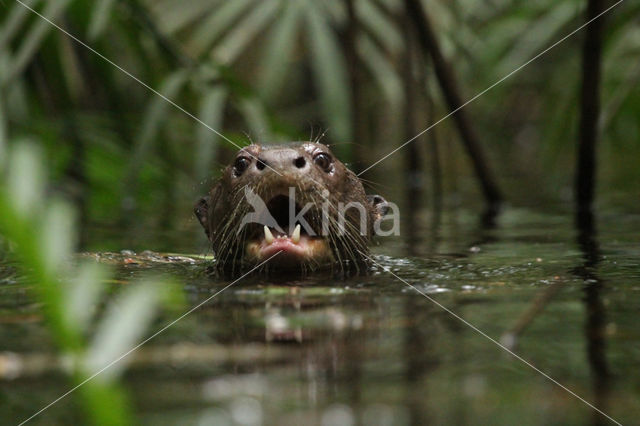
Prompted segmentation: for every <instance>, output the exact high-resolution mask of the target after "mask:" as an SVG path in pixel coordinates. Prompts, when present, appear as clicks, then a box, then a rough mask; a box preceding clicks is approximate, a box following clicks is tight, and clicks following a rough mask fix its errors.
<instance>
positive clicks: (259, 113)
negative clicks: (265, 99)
mask: <svg viewBox="0 0 640 426" xmlns="http://www.w3.org/2000/svg"><path fill="white" fill-rule="evenodd" d="M238 108H239V109H240V111H241V112H242V116H243V117H244V119H245V120H246V121H247V124H248V125H249V129H250V130H251V133H252V135H251V139H253V141H254V142H256V143H259V142H264V141H271V140H272V139H271V126H270V125H269V120H268V119H267V114H266V113H265V111H264V107H263V106H262V104H261V103H260V102H259V101H258V99H256V98H244V99H242V100H241V101H240V105H238Z"/></svg>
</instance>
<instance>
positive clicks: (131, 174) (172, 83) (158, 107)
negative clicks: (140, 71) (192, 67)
mask: <svg viewBox="0 0 640 426" xmlns="http://www.w3.org/2000/svg"><path fill="white" fill-rule="evenodd" d="M188 78H189V71H188V70H185V69H180V70H178V71H176V72H174V73H172V74H170V75H169V76H168V77H166V78H165V80H164V81H163V83H162V84H161V86H160V89H159V90H158V91H159V92H160V93H162V95H163V96H164V97H166V98H167V99H170V100H172V101H174V98H176V97H177V95H178V93H179V92H180V90H182V88H183V87H184V85H185V83H186V82H187V79H188ZM169 108H174V107H173V106H172V105H171V104H170V103H169V102H167V100H166V99H164V98H162V97H160V96H157V95H153V96H152V97H151V100H150V102H149V105H148V107H147V109H146V111H145V113H144V119H143V122H142V127H141V129H140V132H139V134H138V137H137V138H136V144H135V147H134V149H133V155H132V156H131V161H130V162H129V170H128V173H127V180H126V182H127V184H130V183H131V182H132V181H135V179H136V178H137V175H138V172H139V170H140V168H141V167H142V166H141V165H142V163H143V161H144V159H145V157H146V156H147V154H148V153H149V151H150V149H151V147H152V146H153V143H154V142H155V141H156V138H157V134H158V130H159V129H160V127H161V126H162V125H164V124H165V123H166V115H167V112H168V111H169Z"/></svg>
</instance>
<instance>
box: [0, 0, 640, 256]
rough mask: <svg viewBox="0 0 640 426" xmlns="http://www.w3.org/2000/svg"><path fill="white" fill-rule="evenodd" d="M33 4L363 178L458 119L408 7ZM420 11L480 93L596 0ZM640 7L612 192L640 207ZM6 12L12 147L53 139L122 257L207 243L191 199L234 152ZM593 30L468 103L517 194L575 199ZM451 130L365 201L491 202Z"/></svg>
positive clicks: (530, 199) (140, 65) (601, 167)
mask: <svg viewBox="0 0 640 426" xmlns="http://www.w3.org/2000/svg"><path fill="white" fill-rule="evenodd" d="M611 4H613V3H611ZM26 6H29V7H33V8H34V9H35V10H37V11H38V12H39V13H41V14H42V15H44V16H45V17H47V18H48V19H50V20H51V21H53V22H55V23H56V25H59V26H60V27H61V28H63V29H64V30H65V31H68V32H69V33H70V34H72V35H74V36H75V37H77V38H78V39H80V40H82V41H83V42H85V43H87V45H89V46H90V47H91V49H95V51H96V52H99V54H101V55H104V56H105V57H106V58H108V59H109V60H110V61H113V63H115V64H117V66H118V67H122V69H123V70H126V72H127V73H130V74H132V75H133V76H135V77H136V78H138V79H140V81H142V82H144V83H145V84H147V85H148V86H149V87H151V88H153V89H154V90H157V91H159V92H161V93H162V94H163V95H164V96H166V97H167V98H169V99H171V100H173V101H174V102H175V103H176V104H178V105H179V106H180V107H182V108H184V110H186V111H188V112H189V113H190V114H193V115H194V116H195V117H197V118H198V119H199V120H202V122H204V123H206V124H207V125H208V126H210V127H211V128H214V129H216V130H217V131H219V132H220V133H222V134H223V135H224V136H225V137H226V138H228V139H230V140H231V141H233V142H234V143H235V144H237V145H246V144H248V143H250V142H256V143H274V142H284V141H297V140H309V139H311V140H315V139H321V140H322V141H323V142H324V143H328V144H330V145H331V146H332V148H333V149H334V150H335V151H336V153H337V154H338V155H339V157H340V158H341V159H342V160H343V161H344V162H346V163H348V164H349V165H350V166H351V167H352V168H353V169H354V170H356V171H361V170H364V169H366V168H367V167H368V166H369V165H371V164H373V163H374V162H375V161H377V160H378V159H379V158H381V157H382V156H383V155H385V154H386V153H388V152H390V151H391V150H392V149H394V148H395V147H397V146H399V145H400V144H401V143H403V142H405V141H406V140H408V139H410V138H411V137H413V136H414V135H416V134H418V132H420V131H421V130H423V129H425V128H427V127H428V126H429V125H430V124H431V123H433V122H435V121H437V120H439V119H440V118H441V117H443V116H445V115H446V114H447V113H448V112H449V109H448V107H447V105H446V103H445V102H444V101H443V97H442V95H441V91H440V88H439V84H438V81H437V79H436V77H435V75H434V72H433V66H432V62H431V60H430V57H429V56H428V55H427V54H425V52H424V50H423V49H421V47H420V43H419V42H418V40H417V37H416V34H415V31H413V29H412V28H411V27H412V16H411V14H410V13H408V12H406V11H405V7H404V5H403V2H401V1H399V0H345V1H339V0H335V1H310V0H301V1H288V0H234V1H219V0H190V1H187V2H185V1H181V0H161V1H140V0H122V1H116V0H96V1H91V2H88V1H70V0H51V1H35V0H31V1H27V2H26ZM423 6H424V8H425V10H426V12H427V13H428V15H429V18H430V20H431V22H432V26H433V28H434V32H435V34H436V37H437V39H438V43H439V45H440V49H441V50H442V53H443V55H444V57H445V60H446V61H447V62H448V64H449V66H450V68H451V71H452V75H454V76H455V78H456V80H457V82H458V91H459V92H460V95H461V97H462V99H463V100H467V99H470V98H471V97H472V96H474V95H476V94H477V93H479V92H481V91H482V90H484V89H485V88H487V87H488V86H490V85H492V84H493V83H494V82H496V81H497V80H499V79H500V78H502V77H503V76H505V75H507V74H508V73H510V72H511V71H513V70H514V69H516V68H517V67H519V66H520V65H522V64H523V63H525V62H526V61H528V60H529V59H530V58H532V57H533V56H535V55H536V54H538V53H539V52H541V51H542V50H543V49H545V48H547V47H548V46H550V45H551V44H553V43H554V42H555V41H557V40H559V39H560V38H561V37H563V36H565V35H566V34H568V33H569V32H571V31H573V30H574V29H575V28H577V27H578V26H580V25H581V24H583V23H584V9H585V6H586V2H585V1H577V0H562V1H541V2H523V1H508V0H494V1H490V2H486V1H475V0H461V1H455V2H449V1H429V2H423ZM639 10H640V6H639V5H638V4H636V3H634V2H623V3H622V4H621V5H619V6H617V7H616V8H615V10H613V11H611V13H609V14H607V16H606V19H605V27H604V31H603V57H602V89H601V93H602V117H601V123H600V129H601V140H600V141H599V143H598V148H597V162H598V169H597V172H598V175H597V200H598V203H599V205H601V206H606V208H610V209H623V210H625V211H627V210H629V209H631V210H635V211H637V210H638V208H640V205H639V204H638V203H637V196H638V195H640V194H639V193H638V179H639V174H640V168H639V167H638V159H639V158H640V145H639V144H638V142H637V141H638V138H639V136H640V135H639V132H640V118H639V117H640V91H639V90H638V89H637V83H638V80H639V79H640V26H639V25H638V11H639ZM0 19H1V21H0V22H1V26H0V75H1V76H2V77H1V79H0V94H1V96H0V124H1V126H0V129H2V135H3V138H4V139H5V140H6V141H7V143H8V144H9V145H11V144H13V143H14V142H16V141H19V140H23V139H30V140H32V141H35V143H37V144H39V145H41V146H42V149H43V150H44V152H45V155H46V158H47V163H48V167H49V171H48V182H49V185H50V190H51V191H55V192H58V193H61V194H64V195H65V196H67V197H68V198H69V199H71V200H73V201H74V203H75V204H76V205H77V207H78V209H79V211H80V212H81V214H80V217H81V223H82V229H83V238H82V241H81V244H82V247H83V248H86V249H101V250H104V249H108V248H112V249H116V248H118V249H120V248H122V247H116V245H121V241H118V242H117V243H116V242H113V243H110V240H109V238H108V235H109V234H110V233H111V231H112V230H117V231H118V233H120V232H121V233H122V235H127V236H129V243H128V245H129V246H130V247H131V248H141V247H145V248H151V249H156V250H174V251H175V250H178V249H180V250H189V251H202V250H206V248H205V247H206V244H205V241H204V239H203V238H199V230H198V229H197V224H196V221H195V220H193V218H192V217H191V207H192V204H193V202H194V201H195V200H196V199H197V198H198V197H199V196H200V195H202V194H204V193H205V192H206V191H207V190H208V188H209V187H210V186H211V183H212V181H213V180H214V179H215V178H216V177H217V176H218V175H219V172H220V170H221V168H222V167H223V166H224V165H225V164H226V163H227V162H228V160H229V158H230V156H232V155H233V152H234V151H235V150H236V149H237V148H236V147H235V146H233V144H231V143H230V142H228V141H226V140H225V139H223V138H221V137H220V136H218V135H217V134H216V133H214V132H212V131H211V130H209V129H208V128H207V127H206V126H204V125H203V124H201V123H199V122H198V121H196V120H194V119H193V118H192V117H189V116H188V115H187V114H185V113H184V112H183V111H180V110H178V109H177V108H175V107H174V106H172V105H171V104H169V103H168V102H167V101H166V100H164V99H162V98H161V97H160V96H157V95H156V94H154V93H152V92H151V91H150V90H149V89H148V88H146V87H144V86H143V85H141V84H139V83H138V82H136V81H135V80H134V79H132V78H131V77H130V76H128V75H126V74H125V72H123V71H122V70H120V69H118V67H116V66H114V65H113V64H111V63H109V62H107V61H106V60H104V59H103V58H101V57H100V56H99V55H98V54H96V52H92V51H90V50H89V49H88V48H87V47H85V46H82V45H81V44H79V43H78V42H76V41H74V40H72V39H71V38H70V37H69V36H68V35H66V34H64V33H63V32H62V31H60V30H59V29H56V28H54V27H53V26H52V25H51V24H50V23H47V22H46V21H45V20H43V19H42V18H41V17H38V16H36V15H35V14H34V13H33V12H31V11H29V10H28V9H27V8H26V7H25V6H24V5H22V4H20V3H17V2H13V1H9V0H7V1H5V2H4V3H3V4H2V7H0ZM583 36H584V32H580V33H578V34H576V35H575V36H573V37H571V38H569V39H567V40H566V41H565V42H563V43H562V44H560V45H558V46H557V47H555V48H554V49H552V50H551V51H549V52H548V53H546V54H545V55H543V56H542V57H540V58H539V59H537V60H536V61H534V62H533V63H531V64H529V65H528V66H527V67H525V68H524V69H522V70H521V71H520V72H518V73H517V74H515V75H513V76H512V77H510V78H509V79H507V80H505V81H504V82H502V83H501V84H499V85H498V86H496V87H495V88H493V89H492V90H490V91H488V92H487V93H485V94H484V95H482V96H481V97H479V98H478V99H477V100H475V101H474V102H473V103H471V104H469V105H468V106H466V107H465V112H466V114H467V116H468V118H469V121H470V123H471V125H472V127H473V128H474V130H475V133H476V134H477V135H478V138H477V139H478V142H479V144H480V145H481V148H482V149H483V151H484V152H485V154H486V162H487V164H488V167H489V168H490V169H491V172H492V174H493V175H494V176H495V180H496V184H497V186H498V187H499V188H500V189H501V191H502V193H503V197H504V199H505V200H506V201H507V202H508V203H511V204H512V205H516V206H519V205H524V206H538V205H540V204H543V205H545V206H547V207H550V206H556V207H558V208H567V209H569V208H571V199H572V193H573V179H574V173H575V167H574V164H575V157H576V154H575V153H576V146H577V128H578V113H579V105H580V103H579V99H580V72H581V70H580V66H581V46H582V40H583ZM454 124H455V123H454V121H453V120H452V118H448V119H446V120H444V121H443V122H442V123H440V124H438V125H437V126H435V127H434V128H433V129H432V130H430V131H429V132H427V133H425V134H424V135H422V136H421V137H419V138H418V139H416V140H415V141H414V142H412V143H411V144H409V145H408V146H407V147H406V148H405V149H402V150H400V151H398V153H396V154H394V155H393V156H391V157H389V158H388V159H386V160H385V161H383V162H381V163H380V164H378V165H376V166H375V167H374V168H372V169H371V170H369V171H367V173H366V174H364V175H363V176H362V177H363V178H365V179H366V181H367V185H368V186H369V190H370V192H376V193H380V194H382V195H384V196H385V197H387V198H389V199H391V200H393V201H396V202H399V203H403V202H404V201H405V200H406V199H407V197H406V196H405V191H407V190H417V194H418V195H417V197H416V196H411V197H409V198H410V199H413V200H418V201H417V202H416V203H414V204H412V205H411V208H412V209H427V210H428V209H433V208H435V207H434V206H437V207H438V208H439V207H440V206H442V205H443V204H444V206H445V207H449V208H456V207H457V206H460V205H462V206H465V207H466V208H471V209H475V208H477V209H478V211H480V210H481V208H482V195H481V193H480V189H479V186H478V183H477V182H476V180H475V176H474V174H473V171H472V166H471V164H470V162H469V159H468V156H467V155H466V153H465V151H464V149H463V148H462V145H461V143H460V137H459V134H458V133H457V131H456V127H455V125H454ZM88 229H91V232H88V231H87V230H88ZM101 231H105V232H101ZM165 231H173V232H168V233H166V232H165ZM187 233H189V235H190V236H191V237H192V238H186V239H185V238H178V239H176V238H172V237H171V235H176V234H177V235H181V236H183V237H184V236H185V235H186V234H187Z"/></svg>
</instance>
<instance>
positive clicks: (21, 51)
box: [2, 0, 70, 86]
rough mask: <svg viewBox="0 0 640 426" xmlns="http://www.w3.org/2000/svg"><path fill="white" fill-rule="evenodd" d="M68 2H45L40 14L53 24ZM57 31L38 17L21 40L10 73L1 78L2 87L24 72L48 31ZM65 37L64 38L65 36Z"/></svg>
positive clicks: (53, 0)
mask: <svg viewBox="0 0 640 426" xmlns="http://www.w3.org/2000/svg"><path fill="white" fill-rule="evenodd" d="M69 2H70V0H51V1H48V2H46V6H45V8H44V10H43V12H42V15H43V16H44V17H45V18H47V19H49V20H51V21H53V22H55V20H56V18H58V17H59V16H60V15H61V14H62V13H63V12H64V10H65V9H66V7H67V5H68V4H69ZM52 30H53V31H58V30H56V29H55V28H54V26H53V25H51V24H50V23H49V22H47V21H46V20H45V19H42V18H40V17H38V19H36V20H34V21H33V25H32V28H31V31H29V32H28V33H27V35H26V36H25V37H24V38H23V39H22V43H21V44H20V47H19V48H18V51H17V53H16V55H15V57H14V61H13V64H12V67H11V71H10V72H9V74H8V75H6V76H5V77H4V78H2V85H3V86H6V85H7V84H8V83H10V82H11V81H12V80H13V79H14V78H15V77H16V76H17V75H18V74H20V73H22V71H24V68H25V67H26V66H27V65H28V64H29V62H30V61H31V58H33V55H35V53H36V52H37V51H38V49H39V48H40V43H42V41H43V40H44V38H45V36H46V35H47V34H48V33H49V32H50V31H52ZM65 37H66V36H65Z"/></svg>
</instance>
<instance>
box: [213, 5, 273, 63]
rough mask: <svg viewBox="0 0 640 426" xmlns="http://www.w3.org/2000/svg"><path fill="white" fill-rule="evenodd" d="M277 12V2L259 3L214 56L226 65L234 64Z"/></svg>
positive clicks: (227, 35)
mask: <svg viewBox="0 0 640 426" xmlns="http://www.w3.org/2000/svg"><path fill="white" fill-rule="evenodd" d="M277 11H278V2H277V0H262V1H261V2H259V3H258V4H257V6H256V7H255V8H253V10H251V11H250V12H248V14H247V15H246V16H245V17H244V19H242V21H240V22H238V23H237V24H236V25H235V26H234V27H233V28H231V29H230V30H229V32H228V33H227V34H226V36H225V37H224V38H223V39H222V40H221V41H220V43H219V44H218V45H217V46H216V47H215V48H214V50H213V56H214V58H215V59H216V61H218V62H219V63H222V64H225V65H229V64H231V63H233V62H234V61H235V60H236V59H237V58H238V56H239V55H240V54H241V53H242V52H243V50H244V49H245V48H246V47H247V46H248V45H249V43H250V42H251V41H252V40H253V39H254V38H255V37H256V36H257V35H258V34H259V33H260V31H262V30H263V29H264V27H265V26H266V25H267V24H268V23H269V22H270V20H271V18H272V17H273V16H274V14H275V13H276V12H277Z"/></svg>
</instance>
